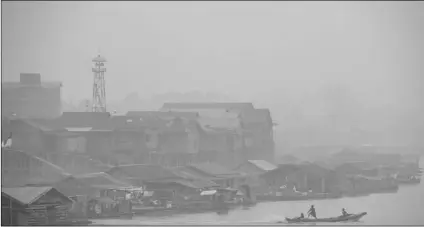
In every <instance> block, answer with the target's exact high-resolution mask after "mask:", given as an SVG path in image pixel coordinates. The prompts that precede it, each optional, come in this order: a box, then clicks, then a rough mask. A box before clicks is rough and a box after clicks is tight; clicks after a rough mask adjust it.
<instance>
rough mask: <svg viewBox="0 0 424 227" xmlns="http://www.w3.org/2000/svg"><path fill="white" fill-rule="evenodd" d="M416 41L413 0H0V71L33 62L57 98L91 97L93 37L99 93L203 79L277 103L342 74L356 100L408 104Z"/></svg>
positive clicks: (420, 61) (417, 14)
mask: <svg viewBox="0 0 424 227" xmlns="http://www.w3.org/2000/svg"><path fill="white" fill-rule="evenodd" d="M423 40H424V2H401V1H399V2H260V1H257V2H224V1H220V2H119V1H114V2H113V1H112V2H84V1H80V2H2V42H3V43H2V44H3V45H2V55H3V56H2V57H3V58H2V63H3V64H2V79H3V80H18V78H19V73H20V72H39V73H41V74H42V78H43V79H44V80H61V81H62V82H63V83H64V89H63V99H65V100H68V99H73V100H78V99H83V98H90V97H91V85H92V80H93V78H92V73H91V58H92V57H94V56H95V55H96V53H97V50H98V48H100V50H101V53H102V54H103V55H104V56H105V57H106V58H107V60H108V64H107V70H108V71H107V73H106V77H107V81H106V84H107V88H106V89H107V95H108V99H114V100H116V99H121V98H123V97H125V95H126V94H128V93H129V92H131V91H137V92H138V93H139V94H140V95H150V94H152V93H162V92H167V91H190V90H204V91H213V92H222V93H225V94H229V95H234V96H236V97H238V98H242V99H245V100H251V99H274V102H277V103H278V99H279V98H280V97H282V96H285V95H294V94H303V93H305V92H309V93H310V92H313V91H315V90H317V89H320V88H322V87H323V86H326V85H331V84H339V83H341V84H344V85H345V86H348V87H350V88H351V89H352V90H353V91H354V92H355V94H356V95H357V96H356V97H357V98H358V99H359V100H361V101H362V102H365V101H367V102H368V103H371V104H373V105H378V104H382V103H384V104H386V103H389V104H390V103H391V104H392V105H399V103H403V104H405V105H406V106H410V107H414V106H418V105H422V103H423V102H424V101H423V98H422V97H424V94H423V90H424V87H423V81H424V80H423V78H422V77H424V42H423ZM420 95H421V96H420ZM406 100H409V101H408V102H406Z"/></svg>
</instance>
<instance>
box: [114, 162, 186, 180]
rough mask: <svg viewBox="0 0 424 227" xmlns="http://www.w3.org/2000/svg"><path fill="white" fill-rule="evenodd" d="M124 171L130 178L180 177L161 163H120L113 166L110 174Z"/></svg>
mask: <svg viewBox="0 0 424 227" xmlns="http://www.w3.org/2000/svg"><path fill="white" fill-rule="evenodd" d="M117 171H119V172H122V173H124V174H125V175H127V176H128V177H130V178H136V179H140V180H157V179H164V178H175V177H177V178H178V177H179V176H178V175H176V174H175V173H174V172H172V170H170V169H167V168H164V167H162V166H160V165H151V164H133V165H120V166H115V167H112V168H111V169H110V170H109V171H107V173H108V174H111V175H113V174H114V173H115V172H117Z"/></svg>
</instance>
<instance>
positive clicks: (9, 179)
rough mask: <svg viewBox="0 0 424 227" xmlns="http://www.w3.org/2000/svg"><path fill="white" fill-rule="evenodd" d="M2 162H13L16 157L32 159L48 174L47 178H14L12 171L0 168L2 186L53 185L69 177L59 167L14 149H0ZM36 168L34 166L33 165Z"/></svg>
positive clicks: (24, 176)
mask: <svg viewBox="0 0 424 227" xmlns="http://www.w3.org/2000/svg"><path fill="white" fill-rule="evenodd" d="M1 152H2V159H3V160H2V162H9V160H14V159H15V158H13V157H16V158H18V159H32V160H34V161H35V162H37V163H39V166H40V167H39V168H42V169H43V171H45V172H46V173H48V177H41V176H40V177H36V178H34V177H32V178H30V176H29V175H19V177H18V176H16V175H15V174H14V172H12V171H3V169H5V168H6V167H4V166H2V183H3V184H4V185H7V186H10V187H12V186H13V187H14V186H23V185H26V184H30V183H39V182H50V183H55V182H59V181H61V180H63V179H66V178H68V177H70V176H71V174H69V173H67V172H66V171H65V170H64V169H62V168H61V167H59V166H57V165H55V164H53V163H51V162H48V161H47V160H44V159H42V158H40V157H37V156H33V155H30V154H28V153H26V152H23V151H20V150H15V149H2V151H1ZM34 166H36V165H34Z"/></svg>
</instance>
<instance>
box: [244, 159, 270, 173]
mask: <svg viewBox="0 0 424 227" xmlns="http://www.w3.org/2000/svg"><path fill="white" fill-rule="evenodd" d="M248 162H250V163H252V164H253V165H255V166H256V167H258V168H259V169H262V170H264V171H271V170H274V169H277V166H275V165H274V164H272V163H269V162H267V161H265V160H248Z"/></svg>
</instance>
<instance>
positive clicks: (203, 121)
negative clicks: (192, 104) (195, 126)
mask: <svg viewBox="0 0 424 227" xmlns="http://www.w3.org/2000/svg"><path fill="white" fill-rule="evenodd" d="M198 122H199V125H200V127H201V128H202V129H203V130H205V131H211V130H214V129H229V130H235V129H240V127H241V124H240V119H238V118H225V117H223V118H211V117H200V118H199V119H198Z"/></svg>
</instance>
